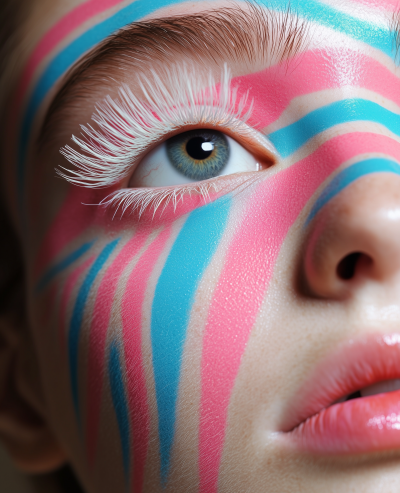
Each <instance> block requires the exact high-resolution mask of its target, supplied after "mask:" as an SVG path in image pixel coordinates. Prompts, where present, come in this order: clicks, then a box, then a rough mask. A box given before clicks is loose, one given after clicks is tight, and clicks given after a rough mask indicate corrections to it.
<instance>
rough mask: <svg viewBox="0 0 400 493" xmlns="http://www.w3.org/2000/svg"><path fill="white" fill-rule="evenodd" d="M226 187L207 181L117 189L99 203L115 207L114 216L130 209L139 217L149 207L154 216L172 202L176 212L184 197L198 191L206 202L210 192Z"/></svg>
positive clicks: (130, 211)
mask: <svg viewBox="0 0 400 493" xmlns="http://www.w3.org/2000/svg"><path fill="white" fill-rule="evenodd" d="M223 188H225V187H224V186H222V184H219V183H218V180H217V181H207V182H203V183H194V184H193V185H185V186H179V187H174V188H171V187H169V188H133V189H124V190H117V191H116V192H113V193H112V194H110V195H108V196H107V197H106V198H105V199H103V200H102V201H101V202H100V204H99V205H102V206H104V207H114V208H115V212H114V216H113V217H115V216H116V214H117V213H118V211H120V212H121V217H122V216H123V215H125V214H126V212H127V211H129V213H130V214H133V213H134V212H137V214H138V217H139V219H140V217H141V216H142V215H143V213H144V212H146V211H147V210H148V209H150V208H152V209H153V218H154V216H155V214H156V212H157V211H158V210H159V208H160V207H161V206H162V208H161V215H162V214H163V212H164V210H165V209H166V207H167V206H168V205H169V204H170V203H172V205H173V209H174V212H175V211H176V208H177V206H178V204H179V203H180V202H183V200H184V198H185V197H187V196H189V197H190V196H191V195H192V194H194V193H196V194H198V195H200V196H201V198H202V200H203V202H204V204H206V203H208V202H210V201H211V197H210V192H216V193H217V192H220V191H221V190H223Z"/></svg>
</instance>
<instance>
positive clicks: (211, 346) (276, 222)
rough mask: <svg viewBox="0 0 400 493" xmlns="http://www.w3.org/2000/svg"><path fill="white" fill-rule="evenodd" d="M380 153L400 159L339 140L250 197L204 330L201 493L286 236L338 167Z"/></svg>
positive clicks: (373, 142) (383, 143)
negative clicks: (244, 354) (363, 154)
mask: <svg viewBox="0 0 400 493" xmlns="http://www.w3.org/2000/svg"><path fill="white" fill-rule="evenodd" d="M382 150H384V152H385V154H389V155H392V156H393V157H395V158H396V159H400V144H398V143H397V142H395V141H394V140H392V139H390V138H388V137H383V136H380V135H376V134H369V133H353V134H347V135H343V136H338V137H336V138H333V139H332V140H330V141H329V142H327V143H325V144H324V145H322V146H321V147H320V148H319V149H318V150H317V151H316V152H315V153H314V154H313V155H311V156H309V157H307V158H306V159H304V160H303V161H301V162H299V163H296V164H295V165H293V166H291V167H290V168H288V169H286V170H284V171H282V172H280V173H278V174H277V175H275V176H273V177H272V178H271V179H270V180H268V181H266V182H263V183H261V184H260V186H259V187H258V189H257V191H256V192H255V193H254V194H253V196H252V197H251V199H250V201H249V204H248V207H247V211H246V213H245V214H244V217H245V218H246V220H245V222H244V223H243V225H242V226H241V228H240V230H239V231H238V232H237V234H236V235H235V237H234V239H233V241H232V243H231V245H230V247H229V250H228V254H227V258H226V263H225V266H224V269H223V271H222V274H221V277H220V280H219V282H218V285H217V288H216V291H215V295H214V298H213V300H212V304H211V307H210V312H209V317H208V321H207V325H206V329H205V335H204V343H203V344H204V345H203V354H202V363H201V373H202V397H201V410H200V413H201V414H200V430H199V441H200V443H199V454H200V459H199V467H200V491H201V493H216V492H217V483H218V470H219V465H220V460H221V455H222V450H223V443H224V436H225V427H226V424H227V410H228V405H229V399H230V395H231V392H232V390H233V386H234V382H235V378H236V375H237V373H238V370H239V366H240V361H241V358H242V355H243V353H244V350H245V348H246V344H247V341H248V337H249V334H250V331H251V329H252V327H253V325H254V322H255V319H256V316H257V313H258V311H259V309H260V305H261V302H262V300H263V298H264V295H265V290H266V289H267V287H268V283H269V281H270V279H271V276H272V273H273V269H274V265H275V262H276V259H277V257H278V254H279V251H280V248H281V245H282V242H283V240H284V239H285V237H286V235H287V233H288V230H289V228H290V227H291V225H292V224H293V223H294V221H295V220H296V218H297V217H298V215H299V214H300V212H301V211H302V209H303V208H304V206H305V205H306V204H307V202H308V201H309V199H310V198H311V197H312V195H313V194H314V193H315V191H316V189H317V187H319V186H320V185H321V183H322V182H323V181H324V180H325V179H326V178H328V177H329V175H330V174H331V173H332V172H333V171H334V170H335V169H336V168H337V167H338V166H340V165H341V164H342V163H343V162H345V161H346V160H348V159H351V158H352V157H354V156H357V155H359V154H361V153H366V152H382ZM260 205H262V209H261V210H262V213H260ZM243 272H246V276H245V278H244V277H243ZM244 279H245V282H246V284H244Z"/></svg>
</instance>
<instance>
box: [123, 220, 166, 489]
mask: <svg viewBox="0 0 400 493" xmlns="http://www.w3.org/2000/svg"><path fill="white" fill-rule="evenodd" d="M170 235H171V229H170V228H166V229H164V230H163V231H162V232H161V233H160V234H159V235H158V236H157V238H156V239H155V240H154V241H153V242H152V243H151V244H150V246H149V247H148V249H147V250H146V252H145V253H143V255H142V256H141V257H140V259H139V262H138V263H137V265H136V266H135V268H134V269H133V271H132V273H131V274H130V276H129V280H128V283H127V286H126V290H125V293H124V297H123V300H122V310H121V314H122V322H123V340H124V349H125V365H126V372H127V394H128V406H129V409H130V422H131V436H132V445H131V450H132V454H131V456H132V458H131V464H132V466H131V486H132V487H131V490H132V491H133V493H141V492H142V491H143V480H144V468H145V465H146V457H147V448H148V441H149V429H150V418H149V407H148V401H147V386H146V377H145V373H144V367H143V356H142V317H143V302H144V298H145V292H146V287H147V284H148V281H149V278H150V275H151V273H152V272H153V269H154V266H155V264H156V262H157V260H158V259H159V257H160V254H161V253H162V252H163V250H164V248H165V246H166V242H167V240H168V238H169V237H170Z"/></svg>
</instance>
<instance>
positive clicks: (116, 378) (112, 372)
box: [108, 341, 130, 478]
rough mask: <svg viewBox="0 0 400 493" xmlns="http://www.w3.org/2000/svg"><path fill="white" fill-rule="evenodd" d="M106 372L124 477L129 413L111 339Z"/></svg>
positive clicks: (116, 354) (117, 360) (126, 462)
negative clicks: (119, 442)
mask: <svg viewBox="0 0 400 493" xmlns="http://www.w3.org/2000/svg"><path fill="white" fill-rule="evenodd" d="M108 374H109V378H110V387H111V398H112V401H113V405H114V409H115V414H116V417H117V422H118V428H119V434H120V439H121V447H122V460H123V463H124V472H125V477H126V478H128V476H129V443H130V438H129V436H130V429H129V414H128V404H127V400H126V392H125V387H124V381H123V378H122V369H121V363H120V357H119V350H118V346H117V343H116V342H115V341H113V342H112V343H111V347H110V356H109V361H108Z"/></svg>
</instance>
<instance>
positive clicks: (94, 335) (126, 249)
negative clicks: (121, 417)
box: [86, 232, 147, 466]
mask: <svg viewBox="0 0 400 493" xmlns="http://www.w3.org/2000/svg"><path fill="white" fill-rule="evenodd" d="M146 239H147V234H141V233H138V232H136V234H135V235H134V236H133V237H132V238H131V239H130V240H129V241H128V242H127V243H126V244H125V245H124V246H123V248H122V249H121V251H120V252H119V253H118V255H117V256H116V258H115V260H114V261H113V263H112V264H111V265H110V266H109V267H108V269H107V272H106V273H105V275H104V277H103V279H102V281H101V283H100V286H99V289H98V291H97V296H96V301H95V305H94V310H93V318H92V322H91V326H90V333H89V349H88V389H87V394H88V402H87V420H86V430H87V436H86V443H87V448H88V462H89V464H90V465H91V466H92V465H93V460H94V455H95V451H96V443H97V434H98V427H99V419H100V407H101V396H102V390H103V376H104V371H103V368H104V362H105V354H106V339H107V330H108V327H109V323H110V316H111V309H112V305H113V301H114V297H115V294H116V290H117V285H118V281H119V279H120V277H121V275H122V273H123V272H124V270H125V269H126V267H127V266H128V265H129V262H130V261H131V260H132V259H133V258H134V257H135V255H137V254H138V252H139V251H140V250H141V249H142V247H143V245H144V244H145V241H146Z"/></svg>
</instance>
